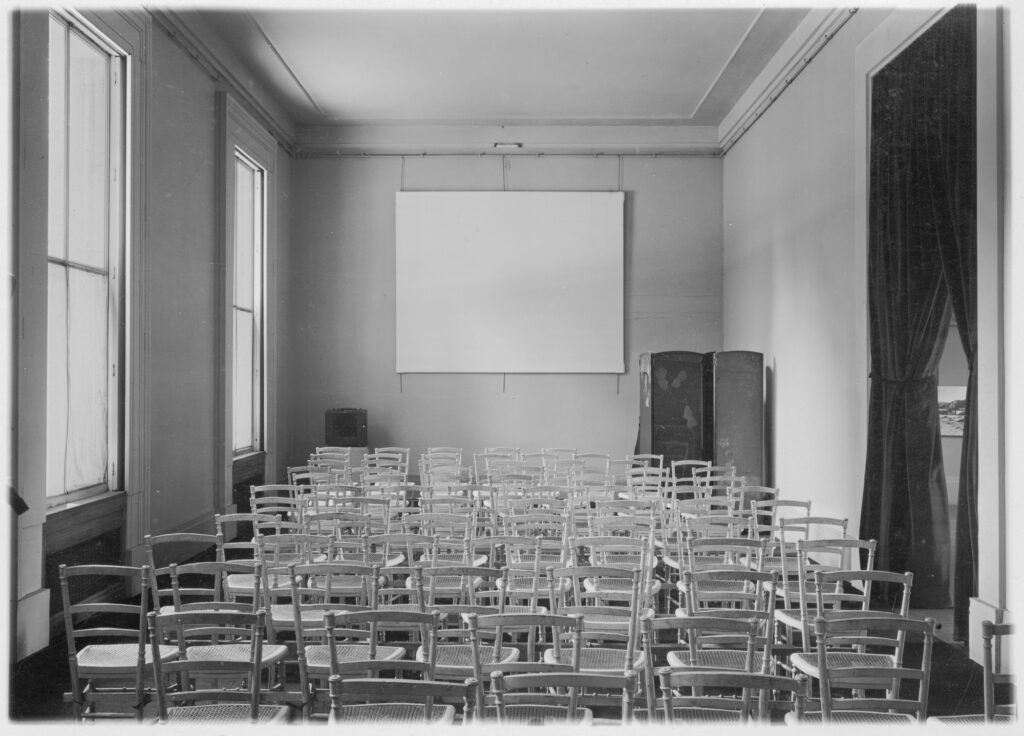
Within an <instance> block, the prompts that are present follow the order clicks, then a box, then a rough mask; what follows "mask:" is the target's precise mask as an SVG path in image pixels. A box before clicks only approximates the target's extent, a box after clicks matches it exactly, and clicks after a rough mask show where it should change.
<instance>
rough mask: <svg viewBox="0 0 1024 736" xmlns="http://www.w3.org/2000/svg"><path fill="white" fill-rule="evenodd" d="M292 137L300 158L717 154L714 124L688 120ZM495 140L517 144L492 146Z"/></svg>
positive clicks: (349, 129) (365, 129)
mask: <svg viewBox="0 0 1024 736" xmlns="http://www.w3.org/2000/svg"><path fill="white" fill-rule="evenodd" d="M297 140H298V144H297V147H296V152H295V155H296V156H297V157H300V158H319V157H328V156H358V155H368V156H369V155H375V156H376V155H401V156H416V155H486V154H500V155H540V154H561V155H600V154H609V155H629V154H636V155H651V154H672V155H701V156H708V155H713V156H717V155H718V154H720V153H721V147H720V146H719V144H718V136H717V130H716V128H715V127H714V126H693V125H654V126H652V125H309V126H299V128H298V129H297ZM499 142H500V143H519V144H522V146H521V147H520V148H516V149H511V150H509V149H496V148H495V147H494V144H495V143H499Z"/></svg>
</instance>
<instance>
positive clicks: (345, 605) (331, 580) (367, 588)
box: [273, 562, 405, 720]
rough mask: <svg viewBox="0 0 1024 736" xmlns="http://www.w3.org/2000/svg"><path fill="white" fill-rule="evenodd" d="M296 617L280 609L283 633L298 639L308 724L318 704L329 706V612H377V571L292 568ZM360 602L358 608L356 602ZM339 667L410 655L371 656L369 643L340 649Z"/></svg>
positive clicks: (335, 565) (328, 565)
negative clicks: (374, 606)
mask: <svg viewBox="0 0 1024 736" xmlns="http://www.w3.org/2000/svg"><path fill="white" fill-rule="evenodd" d="M288 580H289V584H290V588H291V594H290V599H291V600H290V605H289V607H290V609H291V610H290V612H289V611H286V610H284V607H283V606H280V607H279V606H275V607H274V613H273V615H274V619H275V622H276V626H277V627H278V629H283V630H290V631H292V632H293V635H294V646H295V656H296V664H297V668H298V674H299V696H300V697H299V703H300V706H301V708H302V713H303V718H304V719H306V720H309V719H310V718H312V717H313V715H314V711H315V706H316V704H317V703H320V704H322V705H326V701H327V699H326V695H327V692H328V688H327V678H328V677H329V676H330V674H331V664H330V663H331V655H330V652H329V651H328V648H327V624H326V617H327V613H328V612H329V611H335V610H339V609H343V610H346V611H368V610H371V608H372V606H371V604H372V602H373V601H372V595H373V588H374V580H375V570H374V568H371V567H368V566H365V565H353V564H348V563H341V562H317V563H312V564H308V565H291V566H290V567H289V574H288ZM353 600H354V601H355V602H352V601H353ZM336 647H337V651H336V652H335V655H334V656H335V657H337V659H338V660H339V661H350V660H352V661H354V660H361V659H369V658H379V659H385V660H387V659H396V658H400V657H402V656H403V655H404V653H405V650H404V649H402V648H401V647H393V648H390V649H387V648H383V647H381V648H378V649H376V650H375V651H374V652H373V656H372V657H371V656H370V648H369V645H368V643H364V642H363V641H352V642H346V643H342V644H337V645H336Z"/></svg>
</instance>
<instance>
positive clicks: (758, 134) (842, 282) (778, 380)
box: [723, 10, 888, 533]
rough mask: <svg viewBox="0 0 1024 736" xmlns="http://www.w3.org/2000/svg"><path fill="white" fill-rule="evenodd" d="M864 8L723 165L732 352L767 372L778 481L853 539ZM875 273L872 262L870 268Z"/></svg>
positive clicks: (869, 21)
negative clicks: (844, 524) (858, 52)
mask: <svg viewBox="0 0 1024 736" xmlns="http://www.w3.org/2000/svg"><path fill="white" fill-rule="evenodd" d="M887 12H888V11H880V10H861V11H860V12H858V13H857V14H856V15H855V16H854V17H853V18H852V19H851V20H850V21H849V22H848V23H847V24H846V25H845V26H844V27H843V29H842V32H841V33H839V34H837V35H836V37H835V38H834V39H833V40H832V41H831V42H830V43H829V44H828V46H826V47H825V49H824V50H823V51H822V52H821V53H820V54H819V55H818V56H817V57H816V58H815V59H814V63H812V64H811V65H810V66H808V67H807V68H806V70H805V71H804V72H803V73H802V74H801V75H800V76H799V77H798V78H797V79H796V81H795V82H794V83H793V84H792V86H790V87H789V88H788V89H787V90H786V93H785V94H784V95H782V97H781V98H779V100H778V101H777V102H776V103H775V104H774V105H773V106H772V107H771V108H769V110H768V112H767V113H766V114H765V115H764V116H763V117H762V118H761V119H760V120H759V121H758V123H757V125H755V126H754V127H753V128H751V129H750V131H749V132H747V134H746V135H745V136H744V137H743V138H742V139H741V140H740V141H739V143H738V144H736V146H735V147H733V148H732V149H731V150H730V151H729V152H728V153H727V154H726V156H725V167H724V173H723V179H724V188H723V210H724V226H723V229H724V233H723V239H724V256H723V259H724V272H725V286H724V303H725V307H724V311H723V333H724V339H723V343H724V348H725V349H726V350H734V349H751V350H759V351H761V352H763V353H764V354H765V365H766V366H767V367H768V368H769V369H770V370H771V375H772V380H773V381H774V385H773V386H772V387H771V389H770V392H771V393H772V394H773V396H774V398H773V412H774V427H773V428H772V429H771V430H770V431H771V433H772V436H773V437H774V443H775V453H774V458H773V460H774V470H775V473H774V480H775V485H776V486H778V488H779V489H780V493H781V495H782V497H784V498H809V499H811V501H812V511H813V512H814V513H815V514H818V515H830V516H840V517H847V518H849V519H850V531H851V532H852V533H856V531H857V526H858V524H859V520H860V506H861V494H862V492H863V485H864V457H865V454H864V453H865V446H866V433H867V405H868V400H867V387H868V344H867V286H866V283H864V282H862V280H861V279H859V278H858V276H857V275H858V274H862V273H863V272H864V268H865V266H864V264H862V263H861V262H860V259H866V255H865V253H864V252H862V251H861V250H858V249H857V248H855V247H854V224H853V203H854V177H853V168H854V136H853V127H854V125H855V114H854V90H853V77H854V51H855V49H856V46H857V44H858V43H859V42H860V40H861V39H863V38H864V36H865V35H866V34H867V33H869V32H870V31H871V30H872V29H873V28H874V27H875V26H876V25H877V24H878V22H879V21H880V20H881V18H882V17H884V15H886V13H887ZM865 263H866V260H865Z"/></svg>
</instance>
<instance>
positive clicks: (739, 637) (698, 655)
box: [640, 612, 762, 721]
mask: <svg viewBox="0 0 1024 736" xmlns="http://www.w3.org/2000/svg"><path fill="white" fill-rule="evenodd" d="M761 624H762V622H761V621H758V620H757V619H756V618H754V616H753V615H751V616H749V617H724V616H718V615H716V613H715V612H709V613H708V614H707V615H701V616H678V615H677V616H662V617H655V616H653V615H646V616H643V617H642V618H641V619H640V628H641V630H642V632H643V633H642V637H641V639H642V648H643V651H644V655H645V656H644V659H645V662H652V663H653V661H654V660H653V659H651V658H652V657H653V656H654V647H655V645H656V644H657V642H658V639H659V634H660V632H666V631H667V632H672V634H674V637H673V638H674V639H675V640H676V641H679V642H684V643H685V644H686V646H687V647H688V648H687V650H685V651H678V652H670V654H675V655H676V656H675V659H674V660H670V662H672V664H670V667H671V668H672V669H674V670H712V669H715V670H727V671H732V672H755V671H758V670H757V669H755V662H756V660H755V657H756V654H757V640H758V634H759V632H760V630H761ZM706 639H707V642H706ZM723 644H725V645H727V646H729V647H730V649H722V648H721V647H722V645H723ZM722 652H726V653H728V655H729V658H728V660H727V661H725V662H724V664H726V665H728V666H727V667H718V666H716V665H717V664H719V663H723V660H722V657H721V653H722ZM733 655H735V656H733ZM737 657H738V660H737ZM737 664H738V665H739V666H737ZM642 671H643V672H644V695H645V699H646V703H647V710H648V717H649V718H650V719H651V720H652V721H653V720H654V719H656V718H657V712H656V711H657V697H656V692H657V691H656V689H655V682H654V668H653V667H652V666H646V667H644V668H643V670H642Z"/></svg>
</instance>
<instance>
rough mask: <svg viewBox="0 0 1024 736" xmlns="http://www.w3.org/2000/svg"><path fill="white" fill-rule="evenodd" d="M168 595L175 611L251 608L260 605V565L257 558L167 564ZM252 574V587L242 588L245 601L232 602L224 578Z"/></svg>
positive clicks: (244, 609) (261, 567) (261, 582)
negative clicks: (168, 576)
mask: <svg viewBox="0 0 1024 736" xmlns="http://www.w3.org/2000/svg"><path fill="white" fill-rule="evenodd" d="M169 569H170V576H171V598H172V601H173V606H174V610H175V611H185V610H213V609H221V610H230V609H232V608H233V609H237V610H240V611H249V612H252V611H255V610H256V609H257V608H259V607H260V605H261V603H262V602H261V600H260V590H261V588H262V584H263V579H262V570H263V566H262V564H261V563H260V562H259V561H256V562H249V561H224V560H200V561H197V562H185V563H182V564H180V565H178V564H175V563H172V564H171V565H169ZM231 575H244V576H247V577H248V576H250V575H251V576H252V587H251V588H249V589H247V590H246V593H245V595H246V597H248V596H252V598H251V600H249V601H241V602H236V601H233V600H231V596H230V595H229V594H228V577H229V576H231Z"/></svg>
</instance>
